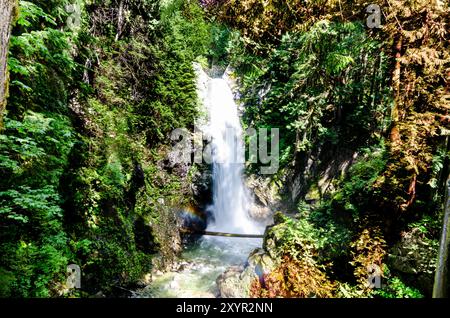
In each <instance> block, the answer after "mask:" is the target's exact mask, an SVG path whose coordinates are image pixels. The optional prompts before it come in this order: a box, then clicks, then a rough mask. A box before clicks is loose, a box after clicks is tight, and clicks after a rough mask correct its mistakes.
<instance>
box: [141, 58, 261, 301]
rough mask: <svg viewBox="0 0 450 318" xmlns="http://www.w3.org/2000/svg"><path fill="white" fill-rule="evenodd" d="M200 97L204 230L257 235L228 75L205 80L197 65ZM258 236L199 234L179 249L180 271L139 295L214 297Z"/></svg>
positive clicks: (255, 244) (156, 279) (258, 244)
mask: <svg viewBox="0 0 450 318" xmlns="http://www.w3.org/2000/svg"><path fill="white" fill-rule="evenodd" d="M196 69H197V72H198V78H199V95H200V97H201V98H202V99H203V103H204V105H205V106H206V108H207V110H208V113H209V123H208V125H206V127H204V132H205V133H206V134H207V135H209V136H210V137H211V138H212V144H211V146H212V156H211V157H212V160H213V161H212V165H213V204H212V205H211V207H210V209H209V210H210V212H211V214H212V215H213V218H212V219H210V220H208V230H210V231H217V232H226V233H234V234H260V233H262V232H263V228H264V227H263V226H262V225H259V224H258V223H256V222H255V221H253V220H252V219H251V218H250V216H249V213H248V212H249V209H250V208H251V205H252V203H253V202H252V200H251V197H250V195H249V193H248V190H247V188H246V187H245V182H244V177H243V171H244V164H245V151H244V148H243V140H242V137H243V136H242V127H241V123H240V119H239V114H238V109H237V105H236V103H235V102H234V99H233V93H232V90H231V88H230V86H229V85H228V82H227V78H226V77H225V76H224V77H223V78H214V79H211V78H209V77H208V76H207V75H206V74H205V72H203V71H202V70H201V68H200V67H198V66H196ZM261 243H262V240H261V239H250V238H249V239H243V238H233V237H211V236H205V237H203V238H202V239H201V240H200V241H199V243H198V244H196V245H195V246H190V247H188V248H187V250H186V251H185V252H184V253H183V258H184V260H185V262H184V264H183V267H184V269H183V270H181V271H173V272H169V273H165V274H162V275H159V276H156V277H154V278H153V282H152V284H151V285H150V286H148V288H147V289H145V290H143V291H141V292H140V293H139V295H140V296H141V297H180V298H189V297H215V296H217V294H218V289H217V285H216V279H217V277H218V276H219V275H220V274H222V273H223V272H224V271H225V270H226V269H227V268H228V267H230V266H232V265H243V264H244V263H245V261H246V259H247V257H248V255H249V253H250V252H251V251H252V250H253V249H255V248H258V247H261Z"/></svg>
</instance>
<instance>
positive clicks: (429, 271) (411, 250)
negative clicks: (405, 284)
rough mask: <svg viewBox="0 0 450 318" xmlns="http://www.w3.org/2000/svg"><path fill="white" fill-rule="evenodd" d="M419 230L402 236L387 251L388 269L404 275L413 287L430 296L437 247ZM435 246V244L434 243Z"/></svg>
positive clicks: (413, 230) (415, 229)
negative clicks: (411, 282) (412, 283)
mask: <svg viewBox="0 0 450 318" xmlns="http://www.w3.org/2000/svg"><path fill="white" fill-rule="evenodd" d="M433 244H434V243H433V241H431V240H427V239H426V238H425V236H424V234H423V233H422V232H420V230H419V229H417V228H414V229H412V230H411V231H409V232H405V233H403V234H402V238H401V240H400V241H399V242H398V243H397V244H395V245H394V247H393V248H392V249H391V250H390V251H389V252H390V253H389V265H390V268H391V269H393V270H396V271H398V272H400V273H403V274H404V275H406V277H407V278H409V280H411V281H414V283H415V285H417V286H418V287H419V288H421V289H423V290H425V291H426V292H427V293H428V294H431V292H432V289H433V280H434V271H435V268H436V259H437V250H438V247H437V246H436V245H433ZM435 244H437V243H435Z"/></svg>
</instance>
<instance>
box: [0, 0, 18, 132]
mask: <svg viewBox="0 0 450 318" xmlns="http://www.w3.org/2000/svg"><path fill="white" fill-rule="evenodd" d="M16 8H17V3H16V0H0V130H2V129H3V112H4V111H5V108H6V99H7V97H8V81H9V75H8V68H7V63H6V62H7V58H8V48H9V38H10V35H11V23H12V20H13V17H14V15H15V13H16V11H15V10H16Z"/></svg>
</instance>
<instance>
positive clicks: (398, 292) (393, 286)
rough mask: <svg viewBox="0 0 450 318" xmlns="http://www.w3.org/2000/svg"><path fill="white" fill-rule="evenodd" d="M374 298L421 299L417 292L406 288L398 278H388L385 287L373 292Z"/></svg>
mask: <svg viewBox="0 0 450 318" xmlns="http://www.w3.org/2000/svg"><path fill="white" fill-rule="evenodd" d="M373 295H374V296H375V297H381V298H423V295H422V294H421V293H420V291H419V290H417V289H415V288H412V287H408V286H407V285H405V283H403V282H402V281H401V280H400V278H398V277H392V278H390V279H389V280H388V281H387V282H386V284H385V286H384V287H383V288H381V289H377V290H375V291H374V292H373Z"/></svg>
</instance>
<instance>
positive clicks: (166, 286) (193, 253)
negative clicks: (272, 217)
mask: <svg viewBox="0 0 450 318" xmlns="http://www.w3.org/2000/svg"><path fill="white" fill-rule="evenodd" d="M261 244H262V239H242V238H230V237H203V238H202V239H201V240H200V241H199V242H197V243H195V244H193V245H191V246H188V247H186V248H185V250H184V252H183V254H182V257H181V258H182V260H181V262H182V265H183V268H182V269H181V270H180V271H178V272H168V273H163V274H161V275H158V276H154V277H153V282H152V283H151V284H150V285H149V286H147V287H146V288H144V289H143V290H141V291H139V293H138V295H139V297H151V298H211V297H217V296H218V294H219V291H218V288H217V284H216V279H217V278H218V277H219V276H220V275H221V274H222V273H223V272H224V271H225V270H226V269H227V268H228V267H230V266H233V265H243V264H245V262H246V261H247V258H248V255H249V254H250V253H251V252H252V251H253V250H254V249H256V248H258V247H261Z"/></svg>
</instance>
